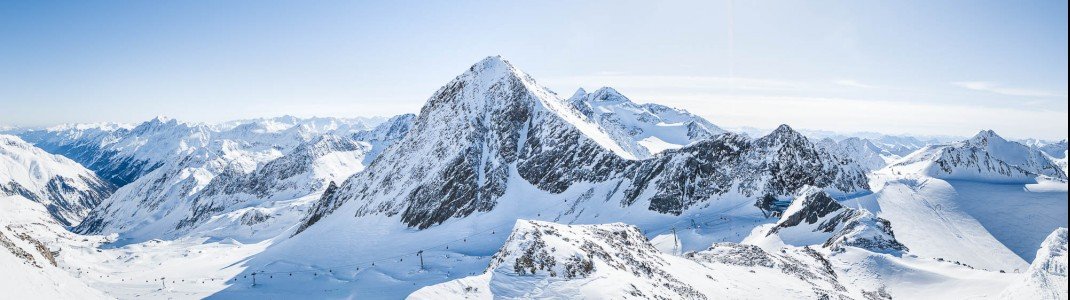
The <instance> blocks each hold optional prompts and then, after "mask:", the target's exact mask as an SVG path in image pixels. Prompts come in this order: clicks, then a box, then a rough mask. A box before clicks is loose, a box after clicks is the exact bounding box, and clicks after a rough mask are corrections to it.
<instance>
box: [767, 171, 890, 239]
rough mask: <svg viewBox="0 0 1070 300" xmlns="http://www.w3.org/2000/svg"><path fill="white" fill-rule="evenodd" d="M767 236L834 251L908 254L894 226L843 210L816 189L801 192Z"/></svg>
mask: <svg viewBox="0 0 1070 300" xmlns="http://www.w3.org/2000/svg"><path fill="white" fill-rule="evenodd" d="M765 235H766V236H774V235H775V236H777V237H778V238H779V239H780V240H782V241H784V242H785V243H787V244H790V245H795V246H811V245H820V246H823V247H826V248H830V249H833V250H840V249H842V248H843V247H848V246H849V247H856V248H863V249H866V250H869V251H872V252H878V253H893V254H898V253H902V252H904V251H907V247H906V246H903V244H901V243H899V241H897V240H896V239H895V234H894V233H893V232H892V225H891V222H889V221H888V220H885V219H881V218H878V217H876V216H874V215H873V214H872V213H870V212H869V211H866V210H864V209H853V208H848V207H844V206H843V205H841V204H840V203H839V202H836V200H835V199H833V198H832V197H829V195H828V194H827V193H825V192H824V191H821V190H820V189H818V188H814V187H806V188H802V189H800V191H799V195H798V196H797V197H796V198H795V200H794V201H792V203H791V205H790V206H788V208H787V209H786V210H785V211H784V214H783V216H782V217H781V218H780V221H778V222H777V223H776V225H774V226H773V227H772V228H770V229H769V230H768V231H766V234H765Z"/></svg>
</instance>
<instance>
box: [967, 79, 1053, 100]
mask: <svg viewBox="0 0 1070 300" xmlns="http://www.w3.org/2000/svg"><path fill="white" fill-rule="evenodd" d="M951 84H953V85H955V86H958V87H961V88H965V89H970V90H975V91H982V92H989V93H995V94H1000V95H1004V96H1016V97H1066V96H1065V95H1060V94H1058V93H1054V92H1050V91H1044V90H1034V89H1024V88H1010V87H1003V86H1000V85H999V84H995V83H992V82H986V81H959V82H952V83H951Z"/></svg>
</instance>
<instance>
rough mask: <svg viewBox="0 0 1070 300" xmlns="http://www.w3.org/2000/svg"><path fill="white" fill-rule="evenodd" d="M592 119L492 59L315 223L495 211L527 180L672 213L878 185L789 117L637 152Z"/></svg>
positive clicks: (416, 221) (322, 206) (418, 219)
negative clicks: (348, 212) (638, 156)
mask: <svg viewBox="0 0 1070 300" xmlns="http://www.w3.org/2000/svg"><path fill="white" fill-rule="evenodd" d="M603 93H608V90H607V91H603ZM602 119H603V120H611V119H614V118H608V117H603V118H602ZM593 122H594V120H592V119H591V118H589V117H588V116H587V115H586V114H584V113H583V112H582V111H580V110H579V109H577V108H576V106H574V105H572V103H571V102H569V101H566V100H563V99H560V98H557V96H556V95H555V94H553V93H551V92H549V91H548V90H546V89H544V88H542V87H540V86H538V85H537V84H536V83H535V81H534V80H533V79H531V77H530V76H528V75H526V74H524V73H523V72H521V71H519V70H518V69H516V68H515V67H514V66H512V65H511V64H509V63H508V62H506V61H505V60H503V59H501V58H500V57H490V58H487V59H484V60H483V61H481V62H479V63H477V64H476V65H474V66H472V67H471V68H470V69H469V70H468V71H467V72H465V73H464V74H462V75H460V76H458V77H457V78H456V79H454V80H453V81H451V82H450V83H448V84H447V85H446V86H445V87H443V88H442V89H440V90H439V91H438V92H436V93H435V94H434V95H433V96H432V97H431V99H430V100H429V101H428V102H427V104H426V105H425V106H424V108H423V109H422V110H421V113H420V115H419V116H418V117H417V118H416V120H415V124H414V125H413V129H412V131H411V132H410V133H409V134H408V135H407V136H405V138H404V139H402V140H401V141H399V142H398V143H397V144H395V145H394V146H393V147H390V148H387V149H386V150H384V153H383V154H382V155H381V156H380V157H379V159H377V160H376V161H375V162H373V163H372V165H370V166H369V168H368V172H362V173H359V174H357V175H356V176H354V177H352V178H350V179H348V180H346V181H345V182H344V183H342V184H341V185H340V186H339V188H338V190H337V191H335V192H333V193H332V194H331V195H327V196H325V197H324V199H323V201H321V202H320V203H319V204H317V206H316V207H315V208H314V210H313V211H312V213H311V214H310V216H309V218H308V219H309V222H306V226H307V225H311V224H312V223H314V222H316V221H318V220H320V219H322V218H323V217H324V216H325V215H328V214H330V213H331V212H333V211H334V210H336V209H338V207H340V206H342V205H343V204H346V203H350V204H351V205H353V206H354V213H355V215H356V216H358V217H361V216H367V215H378V214H382V215H386V216H394V215H400V219H401V221H402V222H404V223H405V224H407V225H409V226H412V227H417V228H421V229H422V228H427V227H430V226H433V225H436V224H440V223H442V222H445V221H446V220H449V219H451V218H463V217H466V216H468V215H471V214H473V213H477V212H487V211H490V210H492V209H494V208H495V206H496V205H497V203H498V199H499V198H500V197H502V195H504V194H505V192H506V190H507V188H508V187H510V186H514V185H516V184H526V185H531V186H534V187H535V188H536V189H537V190H539V191H541V192H542V193H543V194H546V195H553V194H558V193H562V192H564V191H566V190H568V189H569V188H570V187H571V186H573V185H575V184H577V183H582V182H589V183H597V184H598V185H601V186H606V187H610V189H608V190H607V191H608V193H607V194H604V195H603V196H601V197H604V198H605V200H604V201H605V202H610V203H617V204H618V205H619V206H631V205H635V204H640V205H643V206H646V207H647V208H648V209H650V210H653V211H657V212H660V213H670V214H680V213H682V212H683V211H685V210H687V209H688V208H691V207H694V206H700V205H702V204H704V203H705V202H708V201H712V200H716V199H718V198H735V199H740V198H742V199H750V201H751V202H754V200H755V199H757V198H759V197H764V196H766V195H769V196H773V197H778V196H779V197H784V196H791V195H792V194H793V193H794V192H795V190H796V189H798V188H799V187H802V186H804V185H815V186H819V187H821V188H826V189H828V190H829V191H831V192H835V193H838V194H851V193H859V192H862V191H865V190H866V189H867V188H868V186H867V180H866V177H865V172H864V171H863V170H862V169H861V168H860V167H858V166H857V164H855V163H853V162H852V161H850V160H849V159H847V160H835V159H832V158H830V156H829V155H827V153H826V152H824V151H823V150H821V149H820V148H818V147H816V146H815V145H813V144H812V143H811V142H809V140H808V139H807V138H805V137H804V136H802V135H801V134H799V133H798V132H795V131H794V130H792V129H791V128H790V127H788V126H781V127H780V128H778V129H777V130H775V131H774V132H772V133H770V134H769V135H767V136H765V137H762V138H759V139H753V140H752V139H748V138H746V137H743V136H740V135H736V134H731V133H725V134H719V135H715V136H713V137H711V138H709V139H706V140H702V141H699V142H695V143H692V144H690V145H688V146H685V147H683V148H680V149H674V150H666V151H664V152H662V153H659V154H657V155H655V156H654V157H653V158H650V159H645V160H631V159H628V158H629V157H631V156H632V154H631V152H628V151H627V150H625V149H624V148H623V147H622V146H621V144H619V143H616V142H614V141H615V139H616V138H620V136H616V137H615V136H613V135H611V134H608V133H606V131H605V130H604V128H603V127H600V126H598V125H597V124H595V123H593ZM633 141H634V140H633ZM413 157H421V158H424V159H418V160H414V159H413Z"/></svg>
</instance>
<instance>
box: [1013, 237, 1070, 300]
mask: <svg viewBox="0 0 1070 300" xmlns="http://www.w3.org/2000/svg"><path fill="white" fill-rule="evenodd" d="M1066 247H1067V236H1066V228H1059V229H1056V230H1055V231H1053V232H1052V233H1051V235H1049V236H1048V238H1046V239H1044V243H1043V244H1041V245H1040V249H1039V250H1037V255H1036V257H1037V258H1036V260H1034V261H1033V263H1032V264H1030V265H1029V269H1028V270H1026V271H1025V274H1024V278H1021V279H1020V280H1019V281H1018V282H1016V283H1014V284H1012V285H1011V286H1010V287H1008V288H1007V289H1006V290H1004V291H1003V293H1002V294H1001V295H1000V298H1003V299H1066V298H1067V290H1066V288H1067V285H1066V282H1067V269H1066V257H1067V254H1066Z"/></svg>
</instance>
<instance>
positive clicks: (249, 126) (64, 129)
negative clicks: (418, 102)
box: [20, 116, 374, 186]
mask: <svg viewBox="0 0 1070 300" xmlns="http://www.w3.org/2000/svg"><path fill="white" fill-rule="evenodd" d="M363 120H365V119H337V118H307V119H302V118H295V117H289V116H284V117H277V118H265V119H253V120H244V121H235V122H226V123H221V124H195V123H185V122H179V121H178V120H175V119H170V118H167V117H156V118H154V119H152V120H149V121H147V122H144V123H141V124H138V125H137V126H130V125H121V124H106V123H105V124H76V125H63V126H56V127H52V128H48V129H43V130H30V131H25V132H22V133H20V137H22V138H23V139H25V140H26V141H28V142H30V143H33V144H34V145H36V146H38V147H40V148H42V149H45V151H48V152H50V153H55V154H61V155H64V156H67V157H69V158H71V159H72V160H74V161H76V162H78V163H80V164H82V165H84V166H86V167H87V168H89V169H90V170H93V171H94V172H96V173H97V174H98V175H99V176H100V177H101V178H104V179H105V180H108V181H110V182H111V183H113V184H115V185H117V186H123V185H126V184H128V183H130V182H133V181H134V180H137V179H138V178H141V177H142V176H144V175H146V174H148V173H150V172H152V171H153V170H155V169H156V168H159V167H160V166H163V165H164V164H165V163H168V162H172V161H174V160H176V159H180V158H182V157H185V156H189V155H193V154H194V153H195V152H197V151H201V149H206V148H210V147H211V148H215V149H217V150H218V149H220V148H222V147H221V146H219V145H215V144H220V143H231V145H228V146H227V147H229V148H231V149H233V150H241V151H244V152H248V155H249V156H259V157H257V158H255V160H258V161H264V160H268V159H271V158H275V157H278V156H279V155H281V154H282V153H281V152H283V151H284V150H289V149H293V148H294V147H296V146H297V145H298V144H301V143H304V142H307V141H309V140H311V139H312V138H315V137H317V136H319V135H321V134H323V133H326V132H339V133H345V134H349V133H353V132H356V131H360V130H367V129H369V128H370V127H369V125H366V124H365V123H364V122H363ZM371 120H374V119H371Z"/></svg>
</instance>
